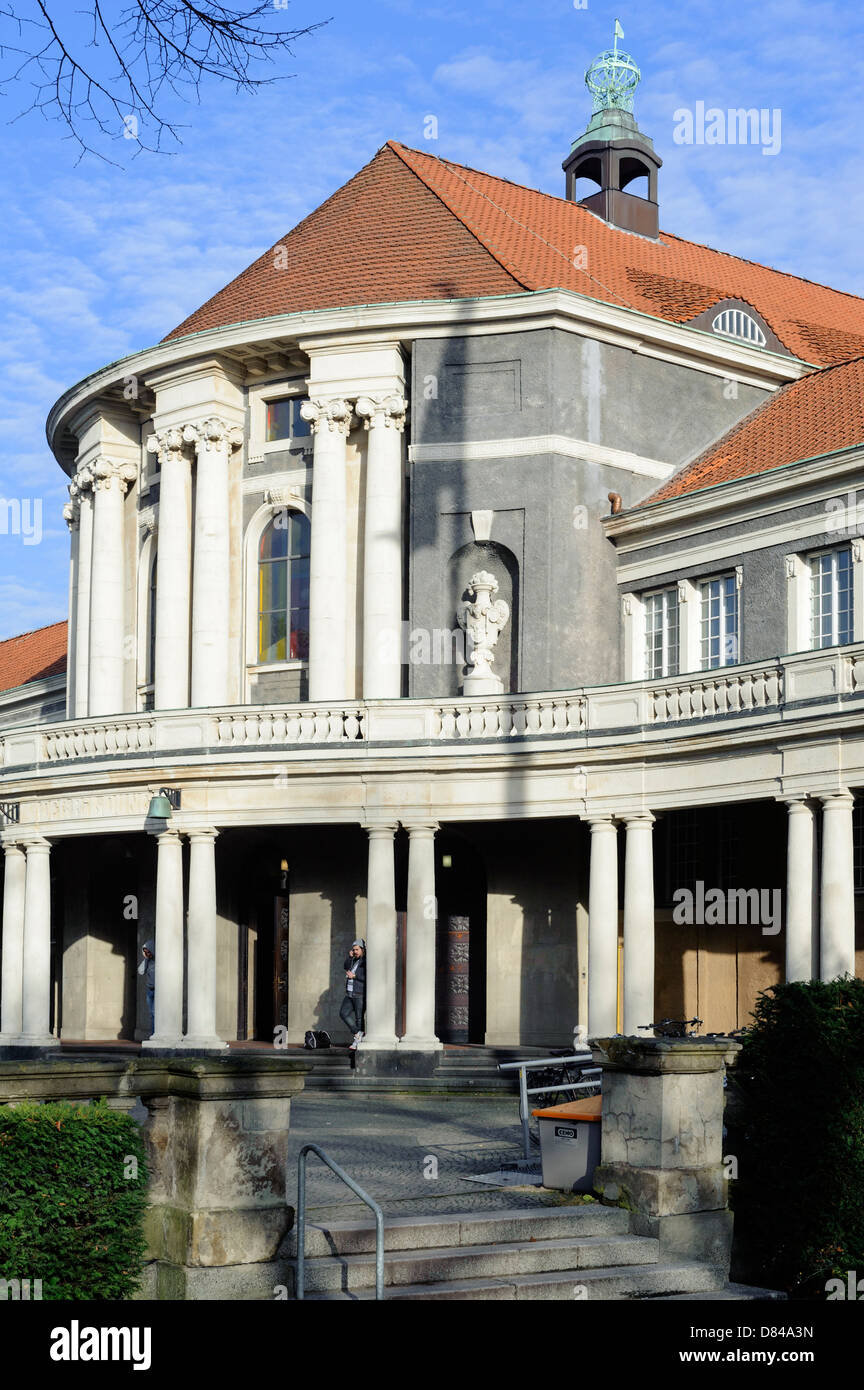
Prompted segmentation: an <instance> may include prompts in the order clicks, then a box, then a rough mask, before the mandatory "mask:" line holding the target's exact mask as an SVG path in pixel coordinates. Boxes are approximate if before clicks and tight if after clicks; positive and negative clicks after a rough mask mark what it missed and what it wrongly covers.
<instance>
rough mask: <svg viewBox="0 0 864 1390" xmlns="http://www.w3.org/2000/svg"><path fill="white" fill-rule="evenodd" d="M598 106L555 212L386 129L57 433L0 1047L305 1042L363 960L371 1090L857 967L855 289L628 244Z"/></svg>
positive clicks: (25, 683)
mask: <svg viewBox="0 0 864 1390" xmlns="http://www.w3.org/2000/svg"><path fill="white" fill-rule="evenodd" d="M604 100H605V102H606V105H603V101H604ZM610 102H611V98H610V96H609V93H608V91H607V93H606V97H605V98H603V97H602V96H601V98H600V104H599V106H598V109H597V112H596V113H595V117H594V118H593V120H592V122H591V124H590V125H589V128H588V130H587V131H586V133H585V135H584V136H583V137H580V140H577V141H576V142H574V146H573V150H572V151H571V154H570V155H569V156H568V159H567V160H566V161H565V166H564V167H565V170H566V176H567V183H566V192H567V196H566V197H561V198H557V197H552V196H550V195H546V194H541V193H536V192H533V191H532V190H528V189H523V188H520V187H518V186H517V185H514V184H511V183H508V182H507V181H506V180H502V179H498V178H492V177H491V176H488V175H485V174H481V173H479V172H477V171H474V170H469V169H465V168H462V167H461V166H457V165H453V164H451V163H449V162H448V161H445V160H441V159H437V158H434V157H432V156H431V155H429V154H427V153H423V152H420V151H412V150H408V149H407V148H405V147H404V146H401V145H398V144H394V143H392V142H391V143H389V144H388V145H386V146H384V147H383V149H382V150H380V151H379V152H378V154H377V155H376V156H375V158H374V159H373V160H372V161H371V163H370V164H368V165H367V166H366V167H365V168H364V169H363V170H361V171H360V173H359V174H358V175H356V176H355V178H354V179H352V180H350V181H349V183H348V184H346V185H345V186H344V187H343V188H342V189H340V190H339V191H338V192H337V193H336V194H334V195H333V197H332V198H331V199H329V200H328V202H327V203H325V204H324V205H323V206H322V207H321V208H319V209H318V210H317V211H316V212H315V213H313V214H312V215H311V216H310V217H309V218H307V219H306V220H305V221H304V222H303V223H301V224H300V225H299V227H297V228H295V229H294V231H293V232H291V233H290V234H289V235H288V236H287V237H286V238H284V240H283V241H282V242H280V243H279V244H277V245H276V246H275V247H273V248H271V249H270V250H269V251H268V252H266V253H265V254H264V255H263V256H262V257H261V258H260V259H259V260H258V261H256V262H255V263H254V264H253V265H252V266H251V267H249V269H248V270H247V271H245V272H243V274H242V275H240V276H239V277H238V278H237V279H236V280H235V281H233V282H232V283H231V284H230V285H229V286H227V287H226V289H225V290H223V291H221V292H220V293H219V294H217V295H216V296H214V298H213V299H212V300H210V301H209V302H208V303H207V304H206V305H204V306H203V307H202V308H201V309H200V310H198V311H197V312H196V313H195V314H193V315H192V316H191V317H190V318H189V319H187V320H185V321H184V323H182V324H181V325H180V326H179V327H178V328H177V329H176V330H174V332H173V333H171V334H169V336H168V337H167V338H166V339H164V340H163V342H161V343H160V344H159V345H157V346H156V347H154V348H149V349H146V350H144V351H142V352H140V353H137V354H135V355H134V356H132V357H129V358H126V359H124V360H123V361H121V362H118V363H113V364H111V365H110V366H108V367H106V368H105V369H104V370H102V371H100V372H97V373H95V374H93V375H92V376H91V377H89V378H87V379H86V380H85V381H83V382H81V383H79V384H77V385H76V386H74V387H72V388H70V390H69V391H67V392H66V393H65V394H64V395H63V397H61V399H60V400H59V401H58V402H57V404H56V405H55V406H54V408H53V410H52V412H51V415H50V417H49V421H48V436H49V441H50V443H51V447H52V449H53V451H54V453H55V456H56V458H57V460H58V464H59V465H60V466H61V467H62V468H64V469H65V471H66V472H67V474H68V476H69V479H70V483H69V493H70V500H69V504H68V505H67V507H66V510H65V515H66V520H67V523H68V525H69V530H70V541H71V558H70V582H69V623H68V643H67V663H66V671H65V675H64V674H63V673H62V672H58V671H57V670H56V669H53V668H51V667H50V663H47V662H46V661H43V665H42V666H41V667H40V666H39V660H40V659H41V658H39V659H36V656H35V653H34V655H33V659H32V661H31V665H30V667H28V666H27V661H26V659H24V660H23V665H22V664H21V663H20V662H19V664H18V665H17V666H16V665H15V663H14V662H11V664H10V671H14V672H17V675H13V676H10V678H9V680H7V682H6V684H7V686H9V688H8V689H7V690H6V692H5V693H4V694H2V695H0V800H2V805H0V813H2V816H0V818H2V822H3V828H2V832H0V842H2V846H3V852H4V861H5V867H4V876H3V917H2V922H3V934H2V963H0V964H2V997H0V1045H2V1046H4V1047H7V1048H9V1049H11V1050H12V1051H13V1052H15V1050H16V1049H21V1048H36V1049H39V1048H46V1049H48V1048H51V1047H55V1046H57V1044H58V1042H60V1041H64V1040H65V1041H67V1042H74V1041H95V1040H113V1039H118V1038H122V1039H127V1040H130V1041H131V1040H138V1041H141V1042H142V1045H143V1046H145V1047H155V1048H159V1049H168V1050H172V1049H179V1048H188V1049H193V1050H209V1049H213V1050H221V1049H224V1048H225V1047H226V1046H227V1044H228V1043H229V1042H231V1041H232V1040H238V1039H239V1040H247V1041H248V1040H258V1041H260V1042H262V1043H272V1042H273V1041H274V1039H276V1041H277V1042H279V1041H286V1040H287V1042H289V1043H296V1042H300V1041H302V1038H303V1034H304V1032H305V1030H306V1029H307V1028H310V1027H328V1026H332V1025H334V1023H335V1021H336V1019H337V1016H338V1008H339V1003H340V1000H341V997H342V992H343V983H344V973H343V958H344V956H345V954H346V951H347V947H348V945H349V944H350V942H351V941H352V940H353V939H354V938H355V937H358V936H359V937H364V938H365V939H366V940H367V943H368V994H367V1022H366V1036H365V1038H364V1040H363V1042H362V1044H361V1048H362V1049H363V1050H364V1051H368V1052H370V1053H373V1054H375V1055H376V1056H378V1057H379V1058H380V1059H382V1062H383V1064H384V1065H387V1059H392V1058H393V1057H394V1056H398V1055H399V1054H400V1053H401V1052H405V1051H409V1052H412V1053H435V1052H436V1051H437V1050H439V1049H440V1047H441V1045H442V1042H476V1043H484V1042H485V1043H489V1044H514V1043H523V1044H541V1045H547V1044H549V1045H551V1044H554V1043H567V1042H568V1041H569V1039H570V1038H571V1037H572V1035H573V1032H574V1029H581V1030H582V1031H583V1033H585V1032H587V1033H588V1034H589V1035H591V1036H604V1035H608V1034H609V1033H614V1032H616V1031H622V1030H623V1031H625V1032H627V1033H635V1032H637V1031H642V1032H650V1026H651V1024H652V1022H653V1021H654V1020H655V1019H657V1018H660V1017H664V1016H666V1015H675V1016H683V1015H698V1017H699V1018H700V1019H702V1020H703V1022H704V1027H705V1028H706V1029H709V1030H712V1031H725V1030H729V1029H733V1028H737V1027H740V1026H743V1025H745V1024H746V1022H747V1020H748V1019H749V1017H750V1014H751V1010H752V1008H753V1005H754V1002H755V1000H756V997H757V995H758V993H759V991H760V990H761V989H764V988H766V987H768V986H770V985H772V984H774V983H776V982H778V981H780V980H782V979H784V978H791V979H809V978H823V979H831V978H834V977H835V976H837V975H838V974H843V973H845V972H851V973H855V972H856V969H857V971H858V973H859V974H860V973H861V969H862V965H864V955H862V952H864V940H862V929H861V924H860V918H861V914H860V912H859V910H858V907H857V904H858V903H860V898H858V897H856V893H858V891H859V890H860V889H862V888H864V837H862V834H861V830H862V826H861V824H860V823H859V817H858V813H857V803H856V796H857V795H858V794H859V791H860V789H861V788H862V787H864V735H862V732H861V719H860V712H861V708H862V700H864V553H862V545H864V541H862V538H861V537H862V535H864V525H860V526H859V524H858V516H857V501H856V498H857V493H856V489H857V488H858V486H859V484H860V483H861V482H862V475H864V415H862V411H861V406H860V402H861V400H862V398H864V395H862V388H864V362H862V359H861V354H862V353H864V302H862V301H860V300H858V299H855V298H854V297H852V296H850V295H847V294H842V293H840V292H836V291H833V290H830V289H827V288H824V287H821V286H817V285H813V284H811V283H809V282H807V281H804V280H799V279H796V278H795V277H794V276H790V275H787V274H781V273H779V272H776V271H773V270H770V269H768V268H766V267H763V266H759V265H754V264H753V263H750V262H745V261H741V260H738V259H736V258H735V257H732V256H727V255H723V254H721V253H718V252H714V251H711V250H709V249H708V248H706V247H701V246H697V245H695V244H693V243H689V242H684V241H682V240H681V239H679V238H676V237H674V236H672V235H670V234H666V233H661V232H660V231H659V230H658V222H657V199H658V194H657V169H658V167H659V160H658V159H657V157H656V155H654V154H653V147H652V146H651V143H650V141H648V140H647V139H646V137H644V136H642V135H641V132H639V130H638V126H636V123H635V121H634V120H633V117H632V114H631V113H630V112H629V111H628V110H627V109H626V104H625V106H624V107H621V108H619V107H614V106H612V105H610ZM586 177H587V178H589V179H593V180H594V181H595V183H596V184H597V185H599V190H595V191H593V192H591V193H589V194H588V195H587V196H585V197H583V198H581V199H580V198H579V194H580V191H581V189H580V180H582V179H584V178H586ZM640 178H644V180H645V183H646V185H647V193H648V196H647V197H646V198H644V199H640V198H639V197H638V196H637V194H636V193H635V192H633V191H632V189H633V185H634V184H635V183H636V181H637V180H638V179H640ZM637 204H638V206H637ZM862 522H864V516H862ZM46 631H48V630H46ZM28 640H29V641H30V643H31V645H32V644H37V645H38V644H39V643H42V644H43V645H44V642H45V641H46V639H45V638H44V636H43V637H40V635H39V634H33V635H31V638H30V639H24V638H22V639H16V641H17V642H18V643H19V646H20V644H21V643H24V644H25V646H26V643H27V641H28ZM3 645H4V646H6V647H8V646H9V644H3ZM16 650H18V649H17V648H16ZM28 650H29V648H28ZM21 651H24V648H21ZM25 657H26V652H25ZM10 661H11V658H10ZM0 670H2V649H0ZM22 676H23V678H22V679H19V677H22ZM63 699H65V705H64V706H63V707H62V708H61V707H60V701H61V700H63ZM163 789H164V790H165V791H166V792H167V793H169V796H170V801H171V803H172V806H171V812H170V815H169V816H167V817H166V816H164V815H161V816H155V817H154V816H153V815H151V814H150V812H151V809H153V798H154V797H155V796H157V794H158V793H160V791H162V790H163ZM157 809H158V803H157ZM163 809H164V807H163ZM150 939H152V940H154V941H155V943H156V1004H155V1009H156V1018H155V1031H154V1032H153V1033H152V1036H151V1032H150V1027H149V1020H148V1017H147V1011H146V1007H145V1000H144V989H143V983H142V981H141V979H140V977H139V976H138V974H137V971H136V965H137V962H138V961H139V960H140V953H141V947H142V945H143V943H144V942H145V941H146V940H150Z"/></svg>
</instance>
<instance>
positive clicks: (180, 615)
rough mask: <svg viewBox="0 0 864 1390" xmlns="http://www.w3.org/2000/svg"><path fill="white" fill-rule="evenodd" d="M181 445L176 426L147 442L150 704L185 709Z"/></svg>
mask: <svg viewBox="0 0 864 1390" xmlns="http://www.w3.org/2000/svg"><path fill="white" fill-rule="evenodd" d="M183 445H184V439H183V432H182V430H179V429H169V430H164V431H163V432H162V433H161V434H155V435H151V437H150V438H149V439H148V441H147V449H148V451H149V452H150V453H151V454H157V455H158V457H159V533H158V539H157V543H156V613H155V623H156V650H155V658H154V667H155V670H154V672H153V676H152V679H153V682H154V687H155V690H154V699H153V704H154V709H187V708H188V705H189V664H190V644H189V633H190V602H191V584H192V518H191V506H190V502H191V463H190V459H189V456H188V454H186V453H185V452H184V449H183ZM225 576H226V578H227V564H226V570H225ZM148 636H149V634H148Z"/></svg>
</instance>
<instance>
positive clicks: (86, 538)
mask: <svg viewBox="0 0 864 1390" xmlns="http://www.w3.org/2000/svg"><path fill="white" fill-rule="evenodd" d="M92 565H93V493H92V492H91V491H90V489H89V488H88V490H87V491H86V492H82V493H81V510H80V512H79V514H78V601H77V604H76V606H75V623H74V626H73V628H72V631H71V632H70V633H69V642H70V644H74V647H75V707H74V709H73V710H72V715H73V717H74V718H75V719H86V718H87V715H88V713H89V708H90V706H89V698H88V691H89V685H90V587H91V582H92Z"/></svg>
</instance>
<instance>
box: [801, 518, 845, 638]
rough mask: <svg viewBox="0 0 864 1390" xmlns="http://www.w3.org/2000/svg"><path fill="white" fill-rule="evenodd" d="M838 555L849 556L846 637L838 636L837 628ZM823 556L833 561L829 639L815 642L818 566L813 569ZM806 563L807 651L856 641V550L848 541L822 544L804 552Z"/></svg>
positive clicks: (839, 612) (838, 616)
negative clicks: (833, 544) (832, 544)
mask: <svg viewBox="0 0 864 1390" xmlns="http://www.w3.org/2000/svg"><path fill="white" fill-rule="evenodd" d="M840 555H846V556H848V588H847V592H848V599H849V601H848V609H847V619H846V631H847V634H848V635H847V636H841V635H840V634H841V628H840V614H841V609H840V606H839V604H838V601H837V600H838V597H839V587H838V583H837V579H838V573H837V572H838V565H837V561H838V559H839V556H840ZM825 558H830V559H831V561H832V564H831V580H832V592H831V608H830V618H831V632H830V639H831V640H830V641H828V642H821V641H820V642H817V641H816V635H817V634H816V578H817V569H816V565H817V562H818V561H820V560H822V559H825ZM806 563H807V571H808V576H809V585H808V595H807V600H808V602H807V615H808V622H809V633H810V651H814V652H816V651H825V650H826V649H827V648H828V647H845V646H848V645H849V644H850V643H852V642H854V641H855V606H856V605H855V552H854V548H853V546H852V545H851V544H850V543H847V544H845V545H835V546H828V547H824V548H823V549H821V550H814V551H811V552H810V553H809V554H808V555H807V557H806ZM819 577H820V579H821V577H822V572H821V570H820V571H819Z"/></svg>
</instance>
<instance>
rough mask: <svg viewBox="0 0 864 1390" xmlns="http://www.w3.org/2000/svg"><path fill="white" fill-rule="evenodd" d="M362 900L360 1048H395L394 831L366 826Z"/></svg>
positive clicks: (381, 827)
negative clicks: (363, 988) (362, 1019)
mask: <svg viewBox="0 0 864 1390" xmlns="http://www.w3.org/2000/svg"><path fill="white" fill-rule="evenodd" d="M368 830H369V882H368V890H367V899H366V914H367V915H366V1030H365V1031H366V1036H365V1037H364V1039H363V1042H362V1043H361V1044H360V1046H361V1047H363V1048H370V1047H395V1046H396V875H395V864H394V854H393V849H394V846H393V836H394V834H395V830H396V827H395V826H392V825H389V826H377V825H376V826H370V827H368Z"/></svg>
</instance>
